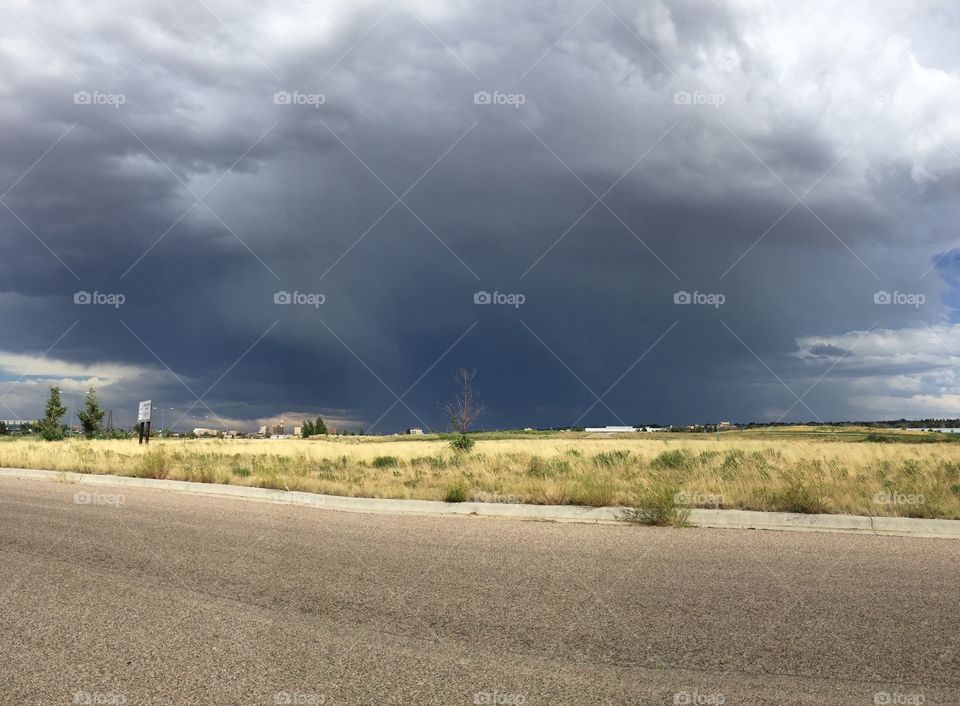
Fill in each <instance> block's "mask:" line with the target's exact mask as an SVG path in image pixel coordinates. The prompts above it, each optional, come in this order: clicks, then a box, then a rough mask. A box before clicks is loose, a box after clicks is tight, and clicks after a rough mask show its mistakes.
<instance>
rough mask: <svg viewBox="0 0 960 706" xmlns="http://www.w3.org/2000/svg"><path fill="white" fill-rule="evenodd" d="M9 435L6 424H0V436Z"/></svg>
mask: <svg viewBox="0 0 960 706" xmlns="http://www.w3.org/2000/svg"><path fill="white" fill-rule="evenodd" d="M9 433H10V430H9V429H7V423H6V422H0V436H6V435H7V434H9Z"/></svg>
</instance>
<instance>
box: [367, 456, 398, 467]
mask: <svg viewBox="0 0 960 706" xmlns="http://www.w3.org/2000/svg"><path fill="white" fill-rule="evenodd" d="M399 465H400V459H398V458H397V457H396V456H377V457H376V458H375V459H373V467H374V468H394V467H395V466H399Z"/></svg>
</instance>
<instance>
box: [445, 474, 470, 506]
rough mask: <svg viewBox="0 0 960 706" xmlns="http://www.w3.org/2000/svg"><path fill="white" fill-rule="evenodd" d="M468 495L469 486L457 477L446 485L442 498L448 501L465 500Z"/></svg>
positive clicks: (457, 501)
mask: <svg viewBox="0 0 960 706" xmlns="http://www.w3.org/2000/svg"><path fill="white" fill-rule="evenodd" d="M469 497H470V487H469V486H468V485H467V482H466V481H465V480H463V479H462V478H461V479H458V480H455V481H453V482H452V483H450V484H449V485H447V489H446V492H445V493H444V496H443V499H444V500H446V501H447V502H448V503H462V502H466V501H467V499H468V498H469Z"/></svg>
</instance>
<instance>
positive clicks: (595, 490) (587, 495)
mask: <svg viewBox="0 0 960 706" xmlns="http://www.w3.org/2000/svg"><path fill="white" fill-rule="evenodd" d="M615 494H616V489H615V488H614V486H613V483H611V482H610V480H608V479H607V478H598V477H597V476H592V475H591V476H584V477H582V478H580V479H578V480H577V482H576V483H575V484H574V486H573V488H572V489H571V490H570V492H569V500H570V502H571V503H573V504H574V505H587V506H589V507H607V506H608V505H610V504H612V503H613V498H614V495H615Z"/></svg>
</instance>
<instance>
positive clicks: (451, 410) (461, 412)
mask: <svg viewBox="0 0 960 706" xmlns="http://www.w3.org/2000/svg"><path fill="white" fill-rule="evenodd" d="M476 375H477V371H476V370H474V371H472V372H467V370H466V369H465V368H460V370H459V371H458V372H457V374H456V375H454V376H453V381H454V382H455V383H456V384H457V396H456V397H455V398H454V400H453V402H448V403H447V404H446V405H444V411H446V413H447V415H448V416H449V417H450V427H451V429H452V430H453V431H455V432H458V434H457V437H456V438H455V439H454V440H453V441H451V442H450V445H451V446H452V447H453V448H454V450H456V451H469V450H470V449H471V448H472V447H473V443H474V442H473V439H471V438H470V437H469V436H467V432H468V431H470V427H471V425H472V424H473V423H474V422H475V421H477V419H478V418H479V417H480V415H481V414H483V405H481V404H480V403H479V402H477V397H476V395H475V394H474V392H473V378H474V377H476Z"/></svg>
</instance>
